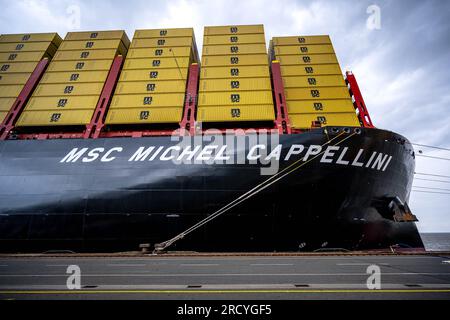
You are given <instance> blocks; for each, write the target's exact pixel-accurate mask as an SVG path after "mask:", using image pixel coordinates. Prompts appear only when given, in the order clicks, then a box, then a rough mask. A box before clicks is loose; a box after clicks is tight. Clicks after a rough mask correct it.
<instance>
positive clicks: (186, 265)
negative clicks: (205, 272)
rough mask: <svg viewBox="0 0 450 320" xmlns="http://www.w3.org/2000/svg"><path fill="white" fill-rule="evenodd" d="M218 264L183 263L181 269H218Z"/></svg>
mask: <svg viewBox="0 0 450 320" xmlns="http://www.w3.org/2000/svg"><path fill="white" fill-rule="evenodd" d="M218 265H219V264H217V263H181V264H180V266H181V267H216V266H218Z"/></svg>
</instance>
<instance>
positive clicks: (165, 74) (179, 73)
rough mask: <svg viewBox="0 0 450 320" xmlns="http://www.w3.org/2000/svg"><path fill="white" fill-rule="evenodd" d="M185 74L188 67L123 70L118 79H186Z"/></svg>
mask: <svg viewBox="0 0 450 320" xmlns="http://www.w3.org/2000/svg"><path fill="white" fill-rule="evenodd" d="M187 74H188V68H182V69H181V68H180V69H175V68H174V69H161V70H155V69H148V70H124V71H122V73H121V74H120V79H119V81H146V80H147V81H148V80H151V81H156V80H186V79H187Z"/></svg>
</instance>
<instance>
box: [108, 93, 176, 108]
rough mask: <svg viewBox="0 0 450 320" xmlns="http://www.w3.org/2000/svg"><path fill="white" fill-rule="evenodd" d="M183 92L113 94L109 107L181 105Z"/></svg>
mask: <svg viewBox="0 0 450 320" xmlns="http://www.w3.org/2000/svg"><path fill="white" fill-rule="evenodd" d="M183 105H184V93H160V94H151V93H148V94H126V95H117V94H116V95H114V97H113V99H112V101H111V106H110V109H118V108H120V109H122V108H136V107H146V108H159V107H183Z"/></svg>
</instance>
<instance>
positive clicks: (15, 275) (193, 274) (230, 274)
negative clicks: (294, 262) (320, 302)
mask: <svg viewBox="0 0 450 320" xmlns="http://www.w3.org/2000/svg"><path fill="white" fill-rule="evenodd" d="M418 275H435V276H437V275H441V276H442V275H444V276H450V272H418V273H414V272H390V273H387V272H384V273H383V276H418ZM251 276H260V277H268V276H276V277H280V276H289V277H293V276H305V277H308V276H310V277H324V276H332V277H335V276H367V273H178V274H174V273H165V274H157V273H156V274H155V273H139V274H137V273H135V274H132V273H124V274H120V273H104V274H86V273H85V274H83V277H251ZM0 277H44V278H45V277H67V275H66V274H0Z"/></svg>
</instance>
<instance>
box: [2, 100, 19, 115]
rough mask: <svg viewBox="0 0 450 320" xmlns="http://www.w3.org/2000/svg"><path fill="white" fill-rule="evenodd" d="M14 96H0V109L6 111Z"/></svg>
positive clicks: (9, 107)
mask: <svg viewBox="0 0 450 320" xmlns="http://www.w3.org/2000/svg"><path fill="white" fill-rule="evenodd" d="M15 101H16V98H0V111H2V112H6V113H8V111H9V110H10V109H11V107H12V105H13V103H14V102H15Z"/></svg>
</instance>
